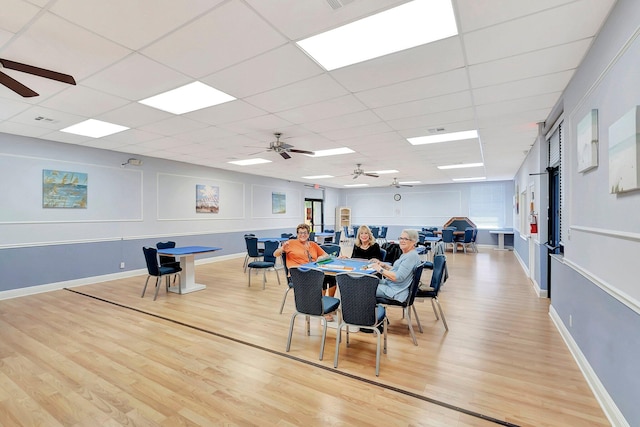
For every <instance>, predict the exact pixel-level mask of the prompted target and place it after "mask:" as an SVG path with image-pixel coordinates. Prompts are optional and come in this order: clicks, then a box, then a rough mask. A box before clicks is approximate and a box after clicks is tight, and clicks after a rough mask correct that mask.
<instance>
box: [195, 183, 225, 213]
mask: <svg viewBox="0 0 640 427" xmlns="http://www.w3.org/2000/svg"><path fill="white" fill-rule="evenodd" d="M219 211H220V187H215V186H212V185H202V184H196V212H197V213H216V214H217V213H218V212H219Z"/></svg>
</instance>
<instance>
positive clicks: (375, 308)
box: [333, 273, 387, 376]
mask: <svg viewBox="0 0 640 427" xmlns="http://www.w3.org/2000/svg"><path fill="white" fill-rule="evenodd" d="M336 281H337V282H338V289H339V290H340V306H341V309H340V312H341V313H342V315H341V317H342V321H341V322H340V324H339V325H338V333H337V334H336V355H335V357H334V359H333V367H334V368H337V367H338V354H339V351H340V341H341V340H342V328H344V327H345V326H346V330H347V347H349V326H353V327H357V328H360V329H368V330H371V331H373V332H374V333H375V334H376V338H377V346H376V376H378V375H379V374H380V329H379V327H380V326H382V335H383V336H384V353H385V354H386V353H387V311H386V309H385V308H384V307H383V306H382V305H380V304H378V302H377V301H376V289H377V288H378V282H379V279H378V277H376V276H372V275H368V274H354V273H340V274H338V275H336Z"/></svg>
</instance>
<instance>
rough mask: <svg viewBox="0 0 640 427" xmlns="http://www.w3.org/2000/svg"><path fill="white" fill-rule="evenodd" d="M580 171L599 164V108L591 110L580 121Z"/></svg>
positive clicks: (578, 133) (578, 131)
mask: <svg viewBox="0 0 640 427" xmlns="http://www.w3.org/2000/svg"><path fill="white" fill-rule="evenodd" d="M576 135H577V144H578V150H577V152H578V172H586V171H588V170H589V169H593V168H595V167H596V166H598V110H591V111H590V112H589V113H587V115H586V116H584V117H583V118H582V120H580V122H579V123H578V129H577V132H576Z"/></svg>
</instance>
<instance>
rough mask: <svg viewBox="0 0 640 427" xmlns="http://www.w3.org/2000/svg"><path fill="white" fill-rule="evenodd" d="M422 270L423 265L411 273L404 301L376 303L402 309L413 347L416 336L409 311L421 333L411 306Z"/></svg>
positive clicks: (418, 320) (381, 301)
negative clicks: (411, 277)
mask: <svg viewBox="0 0 640 427" xmlns="http://www.w3.org/2000/svg"><path fill="white" fill-rule="evenodd" d="M423 269H424V264H419V265H418V266H417V267H416V269H415V270H414V271H413V281H412V282H411V286H409V295H408V296H407V299H406V301H404V302H400V301H396V300H393V299H388V298H378V302H379V303H380V304H384V305H385V306H398V307H402V317H404V318H406V319H407V324H408V326H409V333H410V334H411V339H412V340H413V344H414V345H418V340H417V339H416V334H415V333H414V332H413V325H412V324H411V323H412V322H411V309H412V308H413V314H414V315H415V317H416V323H417V324H418V330H419V331H420V333H422V325H420V318H419V317H418V312H417V311H416V308H415V306H414V305H413V303H414V301H415V299H416V293H417V292H418V286H419V285H420V277H421V276H422V270H423Z"/></svg>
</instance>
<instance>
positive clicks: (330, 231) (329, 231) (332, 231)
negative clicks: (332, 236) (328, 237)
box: [324, 228, 335, 233]
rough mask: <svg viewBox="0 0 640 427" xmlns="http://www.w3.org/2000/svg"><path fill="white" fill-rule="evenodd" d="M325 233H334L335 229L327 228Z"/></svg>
mask: <svg viewBox="0 0 640 427" xmlns="http://www.w3.org/2000/svg"><path fill="white" fill-rule="evenodd" d="M324 232H325V233H334V232H335V230H334V229H332V228H327V229H326V230H324Z"/></svg>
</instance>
